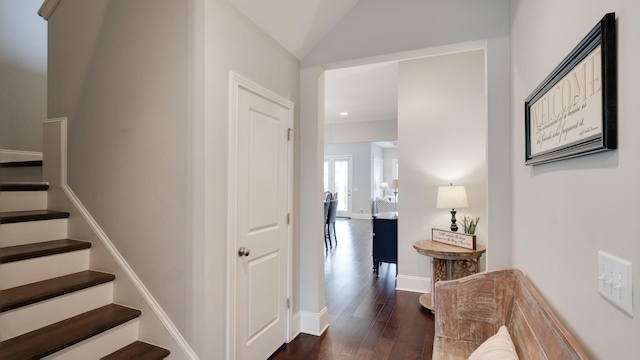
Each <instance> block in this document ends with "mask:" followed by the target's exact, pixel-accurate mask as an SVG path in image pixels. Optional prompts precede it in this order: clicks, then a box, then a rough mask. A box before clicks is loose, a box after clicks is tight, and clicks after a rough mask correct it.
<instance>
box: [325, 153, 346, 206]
mask: <svg viewBox="0 0 640 360" xmlns="http://www.w3.org/2000/svg"><path fill="white" fill-rule="evenodd" d="M324 160H325V161H329V174H334V176H335V172H334V170H335V168H332V164H333V163H334V162H335V161H336V160H347V161H349V175H348V176H349V189H348V190H347V211H341V212H340V216H341V217H349V218H350V217H351V216H353V196H352V195H353V155H325V156H324ZM334 186H335V181H333V183H332V182H331V177H329V189H333V190H334V192H335V188H334Z"/></svg>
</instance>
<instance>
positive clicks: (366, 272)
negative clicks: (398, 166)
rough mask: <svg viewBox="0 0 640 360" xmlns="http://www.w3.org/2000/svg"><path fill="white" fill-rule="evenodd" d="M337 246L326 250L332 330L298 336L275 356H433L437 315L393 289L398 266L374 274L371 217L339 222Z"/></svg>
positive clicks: (413, 295) (277, 359) (412, 296)
mask: <svg viewBox="0 0 640 360" xmlns="http://www.w3.org/2000/svg"><path fill="white" fill-rule="evenodd" d="M336 233H337V237H338V245H337V246H334V247H333V248H332V249H329V250H327V251H326V253H325V283H326V299H327V308H328V311H329V328H328V329H327V331H325V333H324V334H323V335H322V336H319V337H318V336H312V335H306V334H300V335H298V337H297V338H295V339H294V340H293V341H292V342H291V343H289V344H288V345H287V347H286V349H285V350H281V351H279V352H277V353H275V354H274V355H273V356H272V357H271V359H272V360H282V359H327V360H330V359H358V360H364V359H429V360H430V359H431V351H432V348H433V333H434V332H433V315H432V314H431V312H430V311H427V310H425V309H423V308H422V306H420V304H419V303H418V298H419V296H420V294H418V293H412V292H405V291H396V290H395V275H396V267H395V265H391V264H386V263H383V264H382V265H381V267H380V276H379V277H377V278H376V276H375V275H374V274H373V263H372V259H371V243H372V242H371V236H372V234H371V220H346V219H338V220H337V221H336Z"/></svg>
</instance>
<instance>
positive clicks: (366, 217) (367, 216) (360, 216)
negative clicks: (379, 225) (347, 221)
mask: <svg viewBox="0 0 640 360" xmlns="http://www.w3.org/2000/svg"><path fill="white" fill-rule="evenodd" d="M351 218H352V219H357V220H371V214H351Z"/></svg>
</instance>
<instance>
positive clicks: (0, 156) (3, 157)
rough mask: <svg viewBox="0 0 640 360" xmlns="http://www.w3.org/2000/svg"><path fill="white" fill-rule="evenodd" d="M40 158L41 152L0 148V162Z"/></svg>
mask: <svg viewBox="0 0 640 360" xmlns="http://www.w3.org/2000/svg"><path fill="white" fill-rule="evenodd" d="M32 160H42V152H38V151H23V150H9V149H0V162H3V161H32Z"/></svg>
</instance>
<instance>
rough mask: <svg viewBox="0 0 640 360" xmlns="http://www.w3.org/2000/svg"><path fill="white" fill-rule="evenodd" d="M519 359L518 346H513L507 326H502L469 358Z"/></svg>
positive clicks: (472, 359) (474, 359) (473, 359)
mask: <svg viewBox="0 0 640 360" xmlns="http://www.w3.org/2000/svg"><path fill="white" fill-rule="evenodd" d="M492 359H501V360H518V354H516V348H515V347H514V346H513V341H511V336H509V331H507V327H506V326H504V325H503V326H501V327H500V330H498V333H497V334H495V335H493V336H492V337H490V338H488V339H487V341H485V342H483V343H482V345H480V346H479V347H478V348H477V349H476V350H474V351H473V353H471V356H469V360H492Z"/></svg>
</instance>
